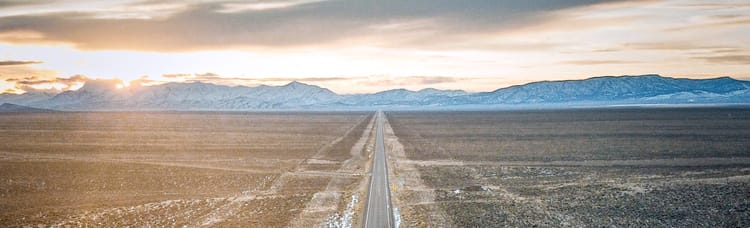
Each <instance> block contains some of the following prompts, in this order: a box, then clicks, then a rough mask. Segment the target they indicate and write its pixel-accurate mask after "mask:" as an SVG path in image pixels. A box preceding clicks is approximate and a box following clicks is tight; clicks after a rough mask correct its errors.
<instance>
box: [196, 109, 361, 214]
mask: <svg viewBox="0 0 750 228" xmlns="http://www.w3.org/2000/svg"><path fill="white" fill-rule="evenodd" d="M367 117H368V116H367V115H365V116H363V117H361V118H360V119H359V120H358V121H356V122H355V123H354V124H353V125H352V126H351V127H350V128H349V129H348V130H347V131H346V132H345V133H344V134H343V135H342V136H340V137H338V138H336V139H334V140H332V141H330V142H329V143H327V144H325V145H324V146H322V147H321V148H320V149H318V150H317V151H316V153H315V154H314V155H313V156H311V157H310V158H307V159H303V160H301V161H300V162H298V163H297V164H296V165H295V166H294V167H293V168H292V169H291V170H292V171H291V172H284V173H282V174H281V175H279V176H278V177H277V178H276V179H275V180H274V182H273V184H272V185H271V186H270V187H269V188H268V189H267V190H256V189H253V190H249V191H244V192H241V193H239V194H237V195H235V196H233V197H230V198H228V200H229V202H228V203H226V204H224V205H223V206H221V207H219V208H216V209H215V210H213V211H212V212H211V213H209V214H208V215H206V216H204V217H203V218H202V219H200V221H201V222H198V223H197V224H200V225H201V226H211V225H213V224H216V223H219V222H222V221H224V220H226V219H227V218H231V217H233V216H235V215H237V214H238V213H237V212H238V210H240V209H241V207H242V206H243V204H244V203H245V202H248V201H252V200H253V199H255V198H256V197H268V196H274V195H278V193H279V191H280V189H281V188H283V185H284V183H285V182H286V180H287V179H288V178H290V177H291V176H294V175H295V173H298V172H303V171H304V170H300V166H301V165H302V164H304V163H305V162H307V161H309V160H311V159H315V160H320V158H323V157H324V155H325V153H326V152H327V151H328V150H330V149H331V148H332V147H333V146H334V145H335V144H336V143H339V142H340V141H341V140H343V139H344V138H346V137H347V136H348V135H349V134H351V133H352V132H353V131H354V129H356V128H357V126H358V125H359V124H360V123H362V122H363V121H365V120H366V119H367Z"/></svg>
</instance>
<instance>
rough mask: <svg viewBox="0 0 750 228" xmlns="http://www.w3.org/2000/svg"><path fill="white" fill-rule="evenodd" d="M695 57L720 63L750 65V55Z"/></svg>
mask: <svg viewBox="0 0 750 228" xmlns="http://www.w3.org/2000/svg"><path fill="white" fill-rule="evenodd" d="M695 59H701V60H705V61H707V62H711V63H718V64H736V65H750V55H724V56H708V57H695Z"/></svg>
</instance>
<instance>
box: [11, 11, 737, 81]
mask: <svg viewBox="0 0 750 228" xmlns="http://www.w3.org/2000/svg"><path fill="white" fill-rule="evenodd" d="M642 74H661V75H664V76H670V77H681V78H712V77H720V76H731V77H734V78H737V79H746V80H750V2H748V1H746V0H738V1H730V0H727V1H691V0H643V1H598V0H570V1H565V0H527V1H515V0H473V1H455V0H378V1H369V0H349V1H346V0H256V1H224V0H216V1H214V0H192V1H172V0H145V1H144V0H110V1H84V0H69V1H58V0H10V1H8V0H0V93H24V92H36V91H41V92H60V91H64V90H74V89H78V88H80V87H81V86H82V85H83V83H85V82H86V81H87V80H92V79H117V80H121V81H122V84H123V86H129V85H131V84H133V83H138V84H141V85H153V84H159V83H164V82H196V81H200V82H208V83H215V84H224V85H246V86H257V85H259V84H267V85H282V84H286V83H289V82H290V81H295V80H296V81H300V82H304V83H309V84H314V85H319V86H322V87H325V88H329V89H331V90H333V91H334V92H337V93H343V94H351V93H369V92H376V91H382V90H387V89H395V88H406V89H411V90H418V89H423V88H438V89H462V90H467V91H472V92H477V91H491V90H495V89H498V88H502V87H507V86H511V85H517V84H523V83H528V82H532V81H541V80H568V79H583V78H588V77H593V76H607V75H615V76H617V75H642Z"/></svg>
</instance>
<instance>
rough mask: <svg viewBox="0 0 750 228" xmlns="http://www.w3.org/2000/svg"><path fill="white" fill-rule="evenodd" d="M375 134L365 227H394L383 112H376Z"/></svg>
mask: <svg viewBox="0 0 750 228" xmlns="http://www.w3.org/2000/svg"><path fill="white" fill-rule="evenodd" d="M376 115H377V122H376V130H375V133H376V136H375V155H374V156H375V157H374V158H373V159H372V176H371V177H370V189H369V191H368V194H367V209H366V211H365V228H369V227H378V228H381V227H394V222H393V209H392V207H391V194H390V190H389V188H388V186H389V185H388V166H387V163H386V157H385V156H386V154H385V143H384V142H383V118H385V116H384V115H383V112H378V113H377V114H376Z"/></svg>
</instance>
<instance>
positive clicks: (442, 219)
mask: <svg viewBox="0 0 750 228" xmlns="http://www.w3.org/2000/svg"><path fill="white" fill-rule="evenodd" d="M384 116H385V117H386V118H385V123H384V126H383V127H384V129H383V130H384V134H385V135H384V137H385V146H386V152H387V153H388V158H390V159H389V160H388V162H389V164H388V165H389V167H391V168H390V169H388V171H389V174H388V175H389V179H390V180H393V182H392V183H391V184H392V185H394V186H393V187H392V189H393V193H395V194H394V196H395V197H393V198H391V200H392V201H393V205H394V207H396V208H399V209H400V216H401V224H403V226H405V227H443V226H445V225H446V224H449V220H448V216H447V215H446V213H445V211H444V210H443V209H442V208H441V207H440V206H439V205H437V204H435V192H434V191H433V190H432V189H431V188H429V187H427V185H425V183H424V181H423V180H422V178H421V176H420V173H419V169H417V167H416V165H415V164H413V163H411V162H409V161H411V160H409V158H408V157H407V156H406V153H405V151H404V146H403V145H402V144H401V143H400V142H399V140H398V137H397V136H396V134H395V133H394V132H393V128H391V125H390V122H389V121H388V118H387V116H388V115H384Z"/></svg>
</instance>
